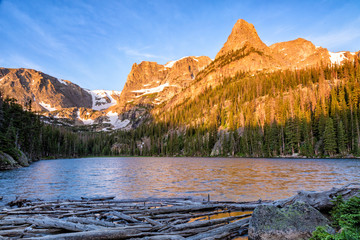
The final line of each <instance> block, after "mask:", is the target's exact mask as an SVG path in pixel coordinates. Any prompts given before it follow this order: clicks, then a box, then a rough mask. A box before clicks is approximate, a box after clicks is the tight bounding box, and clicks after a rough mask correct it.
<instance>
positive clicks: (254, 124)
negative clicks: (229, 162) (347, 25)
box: [0, 59, 360, 158]
mask: <svg viewBox="0 0 360 240" xmlns="http://www.w3.org/2000/svg"><path fill="white" fill-rule="evenodd" d="M359 64H360V61H359V59H356V60H355V61H354V62H347V63H345V64H343V65H341V66H318V67H316V68H310V69H303V70H294V71H290V70H287V71H277V72H272V73H265V72H260V73H257V74H253V75H251V74H249V73H244V72H240V73H238V74H237V75H236V76H234V77H232V78H225V79H222V83H221V84H220V85H219V86H217V87H215V88H209V89H206V91H204V92H203V93H202V94H201V95H200V96H198V97H196V98H195V99H193V100H187V101H185V102H184V103H182V104H180V105H178V106H176V107H174V108H173V109H168V110H167V111H165V110H164V111H161V114H158V115H153V120H152V121H148V122H146V123H145V124H143V125H141V126H139V127H138V128H136V129H134V130H130V131H117V132H110V133H107V132H102V133H95V132H87V131H80V130H79V129H78V128H71V127H61V126H54V125H48V124H45V125H44V124H43V123H41V121H40V119H39V116H37V115H35V114H34V113H31V112H30V109H27V110H24V109H22V107H20V106H19V105H17V104H16V103H15V102H14V101H13V100H5V101H4V103H2V104H0V105H1V106H0V131H1V135H0V151H2V152H6V153H8V154H10V155H12V156H16V154H17V150H21V151H23V152H25V153H26V154H27V155H28V156H29V157H31V158H62V157H63V158H64V157H83V156H111V155H114V156H211V155H212V156H247V157H277V156H306V157H324V156H330V157H344V156H351V155H354V156H359V155H360V126H359V125H360V67H359ZM0 103H1V102H0ZM160 107H161V106H160Z"/></svg>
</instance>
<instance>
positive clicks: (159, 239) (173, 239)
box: [131, 235, 185, 240]
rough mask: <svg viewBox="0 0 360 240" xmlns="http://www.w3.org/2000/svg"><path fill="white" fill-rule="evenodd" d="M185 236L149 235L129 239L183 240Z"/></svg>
mask: <svg viewBox="0 0 360 240" xmlns="http://www.w3.org/2000/svg"><path fill="white" fill-rule="evenodd" d="M184 239H185V238H184V237H182V236H180V235H160V236H150V237H143V238H132V239H131V240H184Z"/></svg>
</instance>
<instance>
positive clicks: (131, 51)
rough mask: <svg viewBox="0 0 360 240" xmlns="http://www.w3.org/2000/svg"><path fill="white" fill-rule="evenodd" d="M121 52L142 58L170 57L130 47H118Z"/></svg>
mask: <svg viewBox="0 0 360 240" xmlns="http://www.w3.org/2000/svg"><path fill="white" fill-rule="evenodd" d="M118 50H119V51H120V52H123V53H125V55H127V56H130V57H136V58H140V59H160V60H169V58H168V57H164V56H159V55H155V54H151V53H146V52H141V50H140V51H139V50H136V49H132V48H128V47H118Z"/></svg>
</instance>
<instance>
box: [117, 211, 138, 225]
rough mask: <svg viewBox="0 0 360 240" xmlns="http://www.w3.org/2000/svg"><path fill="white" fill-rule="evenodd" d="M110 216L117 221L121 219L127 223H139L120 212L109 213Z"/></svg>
mask: <svg viewBox="0 0 360 240" xmlns="http://www.w3.org/2000/svg"><path fill="white" fill-rule="evenodd" d="M110 214H112V215H114V216H116V217H118V218H119V219H123V220H125V221H127V222H130V223H138V222H140V221H139V220H137V219H135V218H133V217H131V216H129V215H126V214H124V213H121V212H115V211H113V212H110Z"/></svg>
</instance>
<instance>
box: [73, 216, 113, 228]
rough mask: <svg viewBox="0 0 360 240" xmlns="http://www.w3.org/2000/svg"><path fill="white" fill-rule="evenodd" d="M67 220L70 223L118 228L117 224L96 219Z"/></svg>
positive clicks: (77, 218)
mask: <svg viewBox="0 0 360 240" xmlns="http://www.w3.org/2000/svg"><path fill="white" fill-rule="evenodd" d="M66 220H67V221H70V222H75V223H82V224H92V225H99V226H103V227H116V226H117V225H116V224H115V223H112V222H106V221H100V220H94V219H89V218H79V217H69V218H67V219H66Z"/></svg>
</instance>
